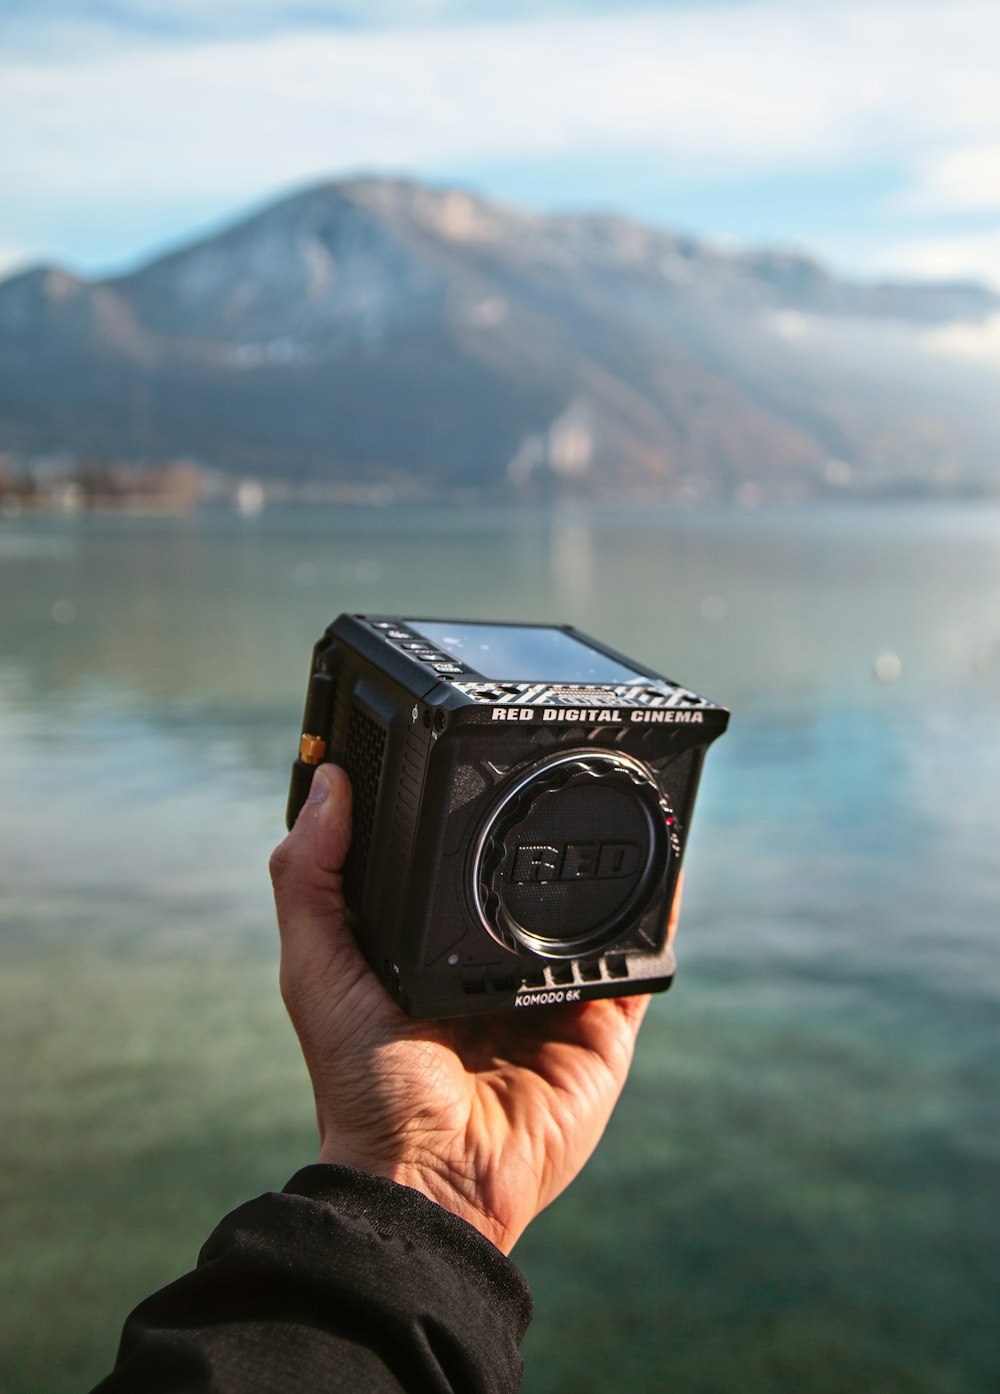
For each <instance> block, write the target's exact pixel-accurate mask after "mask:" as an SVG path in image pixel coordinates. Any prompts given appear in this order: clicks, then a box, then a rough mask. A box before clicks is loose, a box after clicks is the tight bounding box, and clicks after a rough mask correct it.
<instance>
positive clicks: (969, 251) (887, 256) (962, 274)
mask: <svg viewBox="0 0 1000 1394" xmlns="http://www.w3.org/2000/svg"><path fill="white" fill-rule="evenodd" d="M881 260H882V262H883V267H885V266H890V267H892V269H893V271H894V272H895V273H896V274H907V275H913V276H918V277H922V278H924V279H927V280H938V281H941V280H944V281H985V282H987V283H988V284H989V285H992V286H995V287H996V289H997V290H1000V228H998V229H994V230H990V231H987V232H978V233H967V234H965V235H963V236H959V237H933V238H930V237H928V238H915V239H913V240H912V241H907V242H899V243H896V244H894V245H892V246H890V247H889V248H887V249H886V250H885V251H883V253H882V254H881Z"/></svg>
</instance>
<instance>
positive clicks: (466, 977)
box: [462, 970, 486, 992]
mask: <svg viewBox="0 0 1000 1394" xmlns="http://www.w3.org/2000/svg"><path fill="white" fill-rule="evenodd" d="M462 991H463V992H485V991H486V974H485V973H482V972H476V971H474V970H472V971H470V970H467V971H466V972H464V973H463V974H462Z"/></svg>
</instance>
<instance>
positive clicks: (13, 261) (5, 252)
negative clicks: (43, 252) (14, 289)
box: [0, 241, 40, 276]
mask: <svg viewBox="0 0 1000 1394" xmlns="http://www.w3.org/2000/svg"><path fill="white" fill-rule="evenodd" d="M38 260H40V258H39V256H38V254H37V252H35V251H34V250H33V249H32V248H30V247H23V246H19V245H18V244H17V243H14V242H2V241H0V276H10V275H12V274H13V273H14V272H15V271H18V270H20V269H21V268H22V267H24V266H28V265H29V264H30V263H32V262H35V261H38Z"/></svg>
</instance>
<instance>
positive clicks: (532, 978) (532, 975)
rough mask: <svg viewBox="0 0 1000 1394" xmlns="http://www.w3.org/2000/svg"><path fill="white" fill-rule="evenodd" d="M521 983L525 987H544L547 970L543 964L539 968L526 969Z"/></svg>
mask: <svg viewBox="0 0 1000 1394" xmlns="http://www.w3.org/2000/svg"><path fill="white" fill-rule="evenodd" d="M521 981H522V983H524V985H525V987H544V986H545V969H544V968H543V967H542V966H541V964H539V965H538V967H537V968H526V969H525V970H524V972H523V973H522V974H521Z"/></svg>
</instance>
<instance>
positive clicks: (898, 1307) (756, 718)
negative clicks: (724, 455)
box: [0, 507, 1000, 1394]
mask: <svg viewBox="0 0 1000 1394" xmlns="http://www.w3.org/2000/svg"><path fill="white" fill-rule="evenodd" d="M342 609H358V610H365V609H368V610H384V611H389V612H391V611H394V610H406V611H408V612H410V613H418V614H419V613H424V614H435V613H436V614H458V615H461V614H466V615H470V616H476V617H495V618H514V617H524V618H538V619H554V620H567V621H570V622H573V623H575V624H578V625H580V627H581V628H584V629H587V630H590V631H591V632H593V633H595V634H596V635H598V636H599V637H601V638H604V639H605V640H607V641H608V642H610V643H612V644H614V645H615V646H616V647H618V648H619V649H621V650H623V651H625V652H627V653H630V654H632V655H634V656H635V657H636V658H638V659H641V660H644V661H646V662H647V663H649V664H650V665H651V666H653V667H656V668H660V669H661V670H663V671H665V672H666V673H668V674H669V675H670V676H672V677H675V678H677V679H679V680H680V681H683V682H684V683H686V684H688V685H690V686H693V687H695V688H697V689H699V690H701V691H704V692H706V693H707V694H708V695H710V696H711V697H713V698H715V699H717V700H720V701H722V702H724V703H726V704H727V705H729V706H730V707H731V708H732V709H733V713H734V716H733V723H732V726H731V729H730V732H729V733H728V734H727V735H726V737H725V738H724V739H723V740H722V741H721V742H719V744H718V745H717V746H715V747H714V748H713V750H712V752H711V754H710V757H709V760H708V762H707V765H706V774H705V778H704V782H703V785H702V793H701V795H700V804H699V810H698V815H697V818H696V820H695V827H694V831H693V835H692V840H691V845H690V849H689V861H688V873H689V874H688V885H687V894H686V901H685V910H684V917H683V923H682V931H681V940H680V944H679V957H680V972H679V975H678V979H677V983H676V985H675V988H674V990H673V991H672V992H671V993H670V994H668V995H667V996H666V997H665V998H663V999H660V1000H658V1001H657V1002H656V1004H655V1006H654V1009H653V1011H652V1012H651V1015H650V1018H649V1021H648V1024H647V1027H646V1028H645V1031H644V1037H643V1040H642V1042H641V1047H640V1052H639V1057H638V1060H637V1065H636V1069H635V1072H634V1076H633V1079H632V1081H631V1082H630V1085H629V1089H628V1091H627V1093H626V1096H625V1098H624V1100H623V1102H622V1105H621V1107H620V1109H619V1111H618V1113H617V1115H616V1117H615V1119H614V1121H613V1123H612V1127H611V1129H610V1131H609V1134H608V1136H607V1138H606V1140H605V1142H604V1144H603V1145H602V1148H601V1150H600V1151H599V1153H598V1155H597V1157H596V1158H595V1160H594V1162H593V1163H592V1165H591V1167H590V1168H589V1170H588V1171H587V1172H586V1173H585V1174H584V1176H583V1177H582V1178H581V1179H580V1180H579V1182H578V1183H577V1184H576V1186H575V1187H574V1188H573V1189H572V1190H571V1191H570V1192H569V1193H568V1194H567V1196H565V1197H564V1198H563V1199H562V1200H561V1201H560V1202H558V1203H557V1204H556V1205H555V1206H553V1207H552V1209H551V1210H550V1212H548V1213H547V1214H546V1215H545V1216H544V1217H543V1218H542V1219H541V1220H540V1221H539V1222H538V1223H537V1224H536V1225H535V1226H534V1227H533V1229H532V1230H531V1231H529V1233H528V1235H527V1236H526V1238H525V1239H524V1240H523V1241H522V1244H521V1246H520V1247H519V1249H518V1252H517V1257H518V1259H519V1261H520V1262H521V1264H522V1266H523V1267H524V1269H525V1271H526V1273H527V1274H528V1276H529V1279H530V1280H531V1282H532V1286H533V1288H534V1291H535V1295H536V1300H537V1304H538V1309H539V1311H538V1317H537V1319H536V1322H535V1325H534V1327H533V1328H532V1331H531V1332H530V1333H529V1337H528V1340H527V1343H526V1355H527V1360H528V1373H527V1376H526V1380H525V1389H526V1390H529V1391H538V1394H541V1391H557V1390H558V1391H562V1390H567V1391H568V1390H574V1391H580V1390H582V1391H586V1390H595V1391H596V1390H606V1389H618V1388H622V1389H625V1388H627V1389H630V1390H633V1389H634V1390H640V1391H644V1390H650V1391H654V1390H655V1391H658V1390H665V1391H666V1390H670V1391H684V1394H688V1391H692V1392H693V1391H698V1394H705V1392H706V1391H711V1392H712V1394H714V1391H720V1394H721V1391H723V1390H725V1391H727V1394H728V1392H729V1391H731V1390H732V1389H733V1388H736V1387H738V1388H740V1389H742V1390H760V1391H765V1390H766V1391H775V1390H777V1391H784V1390H788V1391H791V1390H795V1391H801V1390H809V1391H827V1390H829V1391H838V1394H839V1391H842V1390H844V1389H846V1388H863V1389H873V1390H878V1391H879V1392H880V1394H883V1392H884V1391H904V1390H905V1391H928V1394H930V1391H934V1394H940V1391H949V1392H950V1391H969V1394H972V1391H975V1392H976V1394H981V1391H984V1390H990V1389H993V1388H997V1387H1000V1340H998V1336H997V1330H996V1328H997V1321H996V1311H997V1310H1000V1291H998V1287H1000V1283H998V1268H1000V1264H998V1260H1000V1207H998V1205H997V1180H998V1161H1000V1126H998V1125H1000V1116H998V1115H1000V1107H998V1101H997V1085H996V1080H997V1078H998V1073H1000V1040H998V1032H997V1020H998V1011H997V1009H998V1005H1000V964H998V954H997V942H998V931H1000V858H998V855H997V848H998V844H1000V796H998V793H997V790H998V788H1000V741H998V739H997V729H998V717H1000V512H998V511H997V510H984V509H981V508H978V509H971V508H970V509H955V508H952V509H948V510H939V511H935V510H931V509H918V508H912V509H907V508H890V507H876V508H871V509H867V510H862V509H855V508H844V509H827V510H825V511H820V510H816V511H787V512H780V511H758V512H729V511H721V510H720V511H717V512H709V511H697V512H694V511H693V512H685V513H679V514H677V513H674V514H670V513H667V512H664V513H663V514H656V513H650V512H648V511H647V512H644V513H637V512H628V511H625V510H623V511H619V512H616V511H614V510H604V511H602V512H600V513H597V512H590V511H587V510H584V509H573V508H565V509H562V510H556V511H553V512H549V513H544V514H542V513H536V514H529V513H510V514H503V513H494V514H491V515H489V516H486V517H477V516H472V515H469V514H466V513H461V512H457V511H456V512H453V513H441V512H432V511H429V510H428V511H414V512H402V511H387V510H386V511H380V510H372V511H363V510H356V511H348V512H342V513H333V512H326V511H320V512H313V513H306V512H292V511H288V512H272V513H269V514H266V515H264V516H263V517H262V518H260V519H253V520H245V519H239V518H236V517H232V516H229V515H226V514H222V513H218V514H213V513H204V514H201V515H198V516H196V517H194V518H191V519H182V520H171V519H160V520H152V519H149V520H146V519H126V518H105V519H101V518H66V519H54V518H46V519H42V518H39V519H0V625H2V627H0V636H2V640H0V642H2V649H0V779H2V788H3V790H4V798H3V800H2V801H0V838H2V841H0V846H2V849H3V851H2V866H3V876H2V883H0V934H2V937H0V960H2V965H3V978H2V986H0V1007H2V1013H0V1031H2V1036H3V1050H4V1060H5V1062H8V1063H9V1064H10V1066H11V1067H10V1068H9V1069H7V1070H6V1071H5V1076H4V1084H3V1093H2V1096H0V1150H2V1152H3V1154H4V1157H3V1160H4V1169H5V1175H6V1177H7V1185H6V1188H5V1190H6V1194H5V1195H4V1198H3V1201H2V1204H3V1206H4V1208H5V1212H6V1213H5V1233H6V1234H7V1235H8V1242H7V1243H6V1244H5V1246H4V1250H3V1253H2V1255H0V1284H2V1285H3V1301H2V1303H0V1313H2V1315H0V1342H2V1350H3V1357H2V1358H3V1362H4V1363H3V1364H2V1365H0V1372H2V1373H0V1389H2V1390H3V1391H4V1394H8V1391H9V1394H21V1391H28V1390H37V1389H39V1388H45V1389H47V1390H53V1391H59V1390H62V1389H66V1390H70V1389H79V1388H81V1387H86V1385H87V1382H88V1381H90V1380H93V1379H95V1378H96V1377H97V1376H98V1374H99V1373H100V1372H101V1371H102V1370H103V1369H104V1368H106V1366H107V1364H108V1363H109V1361H110V1360H111V1358H112V1355H113V1350H114V1345H115V1342H116V1340H117V1331H118V1328H119V1326H120V1321H121V1318H122V1317H123V1316H124V1314H125V1312H126V1310H127V1309H128V1306H129V1305H130V1304H131V1303H133V1302H134V1301H135V1300H137V1299H138V1298H139V1297H140V1296H142V1295H143V1294H144V1293H145V1292H146V1291H148V1290H149V1289H150V1288H151V1287H152V1286H154V1285H156V1284H158V1283H161V1282H164V1281H167V1280H168V1279H169V1278H170V1277H171V1276H174V1275H175V1274H176V1273H177V1272H179V1271H180V1270H181V1269H182V1268H183V1267H185V1266H187V1265H189V1264H190V1263H191V1262H192V1261H193V1258H194V1255H195V1253H196V1252H197V1248H198V1246H199V1244H200V1242H201V1241H202V1239H203V1238H204V1236H205V1234H206V1233H207V1232H208V1229H209V1228H210V1227H211V1225H212V1224H213V1222H214V1220H215V1219H216V1218H217V1216H218V1214H219V1213H221V1211H222V1210H223V1209H224V1208H226V1207H228V1206H230V1205H232V1204H235V1203H236V1202H237V1201H239V1200H240V1199H242V1198H244V1197H245V1196H246V1195H249V1194H251V1193H253V1192H254V1191H257V1190H261V1189H264V1188H266V1187H269V1186H273V1185H277V1184H281V1183H282V1182H283V1180H284V1179H285V1177H286V1176H287V1175H288V1174H290V1172H291V1171H292V1170H294V1169H295V1167H297V1166H298V1165H300V1164H301V1163H302V1162H304V1161H308V1160H310V1159H311V1157H312V1155H313V1146H314V1142H313V1136H312V1112H311V1103H310V1097H309V1091H308V1085H307V1082H306V1080H305V1076H304V1071H303V1068H302V1066H301V1063H300V1061H299V1059H298V1056H297V1052H296V1048H295V1043H294V1040H293V1039H292V1038H291V1032H290V1030H289V1028H287V1026H286V1025H285V1023H284V1020H283V1018H282V1013H281V1007H280V1003H279V1002H278V1000H277V993H276V990H275V988H274V983H273V975H274V965H275V960H276V955H275V947H274V942H273V933H272V926H271V910H270V902H269V892H268V889H267V883H266V872H265V863H266V857H267V852H268V851H269V849H270V847H271V845H272V844H273V843H274V841H275V840H277V838H278V837H279V836H280V834H281V816H282V809H283V802H284V791H285V781H286V777H287V768H288V763H289V760H290V758H291V755H292V753H293V747H294V744H295V739H296V735H297V727H298V720H299V713H300V708H301V700H302V688H303V683H304V678H305V671H306V666H307V662H308V655H309V649H310V646H311V643H312V640H313V639H314V638H315V637H316V635H318V633H319V632H320V631H321V630H322V628H323V626H324V625H325V624H326V623H327V621H328V620H330V619H331V618H333V616H334V615H335V614H336V613H338V612H339V611H340V610H342ZM876 665H878V671H879V672H880V673H881V674H882V676H883V677H889V678H892V679H894V680H892V681H880V680H878V679H877V678H876V676H875V670H876ZM53 1304H57V1306H58V1308H59V1310H60V1311H61V1312H65V1313H66V1314H67V1315H66V1317H65V1319H63V1318H61V1319H60V1322H59V1323H58V1328H59V1329H58V1331H57V1332H56V1333H55V1336H54V1335H53V1332H52V1323H51V1310H52V1307H53Z"/></svg>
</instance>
